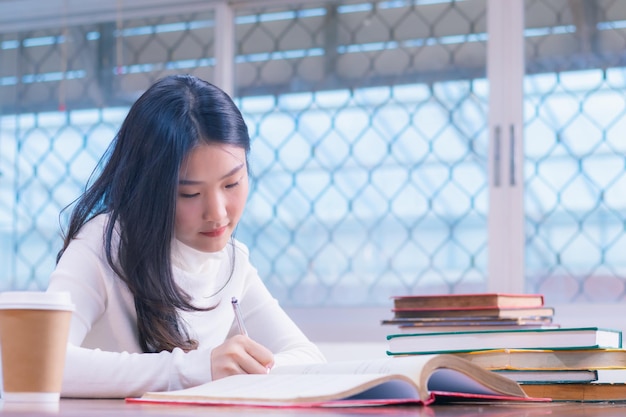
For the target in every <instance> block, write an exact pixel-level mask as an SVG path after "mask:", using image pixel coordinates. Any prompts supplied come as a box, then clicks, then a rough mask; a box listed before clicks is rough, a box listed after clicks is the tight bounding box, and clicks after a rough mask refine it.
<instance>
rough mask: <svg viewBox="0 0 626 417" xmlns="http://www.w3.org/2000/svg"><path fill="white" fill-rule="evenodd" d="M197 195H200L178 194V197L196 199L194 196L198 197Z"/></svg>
mask: <svg viewBox="0 0 626 417" xmlns="http://www.w3.org/2000/svg"><path fill="white" fill-rule="evenodd" d="M199 195H200V193H193V194H186V193H180V196H181V197H182V198H193V197H196V196H199Z"/></svg>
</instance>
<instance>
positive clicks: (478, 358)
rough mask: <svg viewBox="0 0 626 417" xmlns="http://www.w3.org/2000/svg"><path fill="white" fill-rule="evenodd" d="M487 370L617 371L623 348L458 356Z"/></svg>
mask: <svg viewBox="0 0 626 417" xmlns="http://www.w3.org/2000/svg"><path fill="white" fill-rule="evenodd" d="M455 356H459V357H461V358H463V359H466V360H468V361H470V362H471V363H473V364H475V365H478V366H480V367H483V368H486V369H492V370H493V369H524V370H559V369H568V370H570V369H571V370H575V369H620V368H626V349H580V350H526V349H495V350H484V351H475V352H467V353H458V354H455Z"/></svg>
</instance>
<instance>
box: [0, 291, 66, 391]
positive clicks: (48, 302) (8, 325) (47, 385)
mask: <svg viewBox="0 0 626 417" xmlns="http://www.w3.org/2000/svg"><path fill="white" fill-rule="evenodd" d="M73 310H74V306H73V305H72V303H71V299H70V294H69V293H68V292H35V291H10V292H3V293H0V350H1V351H2V383H3V388H2V399H3V400H4V401H5V402H11V401H28V402H42V401H44V402H45V401H58V400H59V397H60V393H61V385H62V383H63V368H64V366H65V354H66V351H67V338H68V334H69V328H70V320H71V317H72V311H73Z"/></svg>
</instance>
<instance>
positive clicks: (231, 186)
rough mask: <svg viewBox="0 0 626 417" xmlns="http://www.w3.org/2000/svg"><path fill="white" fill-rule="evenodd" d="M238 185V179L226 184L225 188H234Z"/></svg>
mask: <svg viewBox="0 0 626 417" xmlns="http://www.w3.org/2000/svg"><path fill="white" fill-rule="evenodd" d="M238 185H239V181H237V182H233V183H232V184H226V188H235V187H236V186H238Z"/></svg>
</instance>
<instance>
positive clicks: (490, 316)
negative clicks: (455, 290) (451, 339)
mask: <svg viewBox="0 0 626 417" xmlns="http://www.w3.org/2000/svg"><path fill="white" fill-rule="evenodd" d="M392 312H393V318H391V319H388V320H383V324H385V325H395V326H398V328H399V331H400V332H404V333H418V332H430V333H432V332H438V331H455V330H509V329H510V330H520V329H537V328H553V327H558V326H557V325H555V324H553V322H552V320H553V316H554V308H552V307H547V306H545V305H544V300H543V296H542V295H540V294H498V293H487V294H442V295H419V296H418V295H409V296H398V297H393V309H392Z"/></svg>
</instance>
